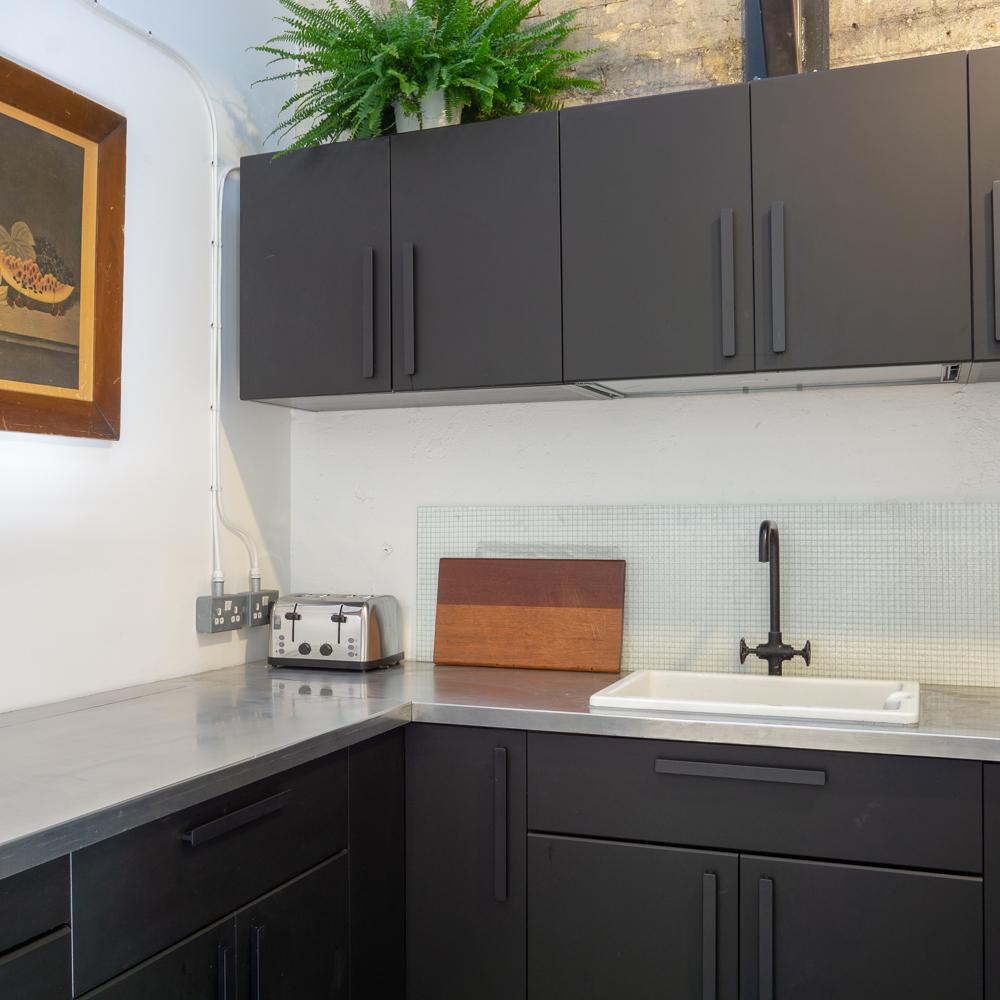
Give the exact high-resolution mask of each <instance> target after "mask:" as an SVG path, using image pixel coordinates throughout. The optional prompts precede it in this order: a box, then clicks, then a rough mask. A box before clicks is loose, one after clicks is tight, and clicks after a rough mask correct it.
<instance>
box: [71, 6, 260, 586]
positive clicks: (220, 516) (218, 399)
mask: <svg viewBox="0 0 1000 1000" xmlns="http://www.w3.org/2000/svg"><path fill="white" fill-rule="evenodd" d="M77 3H81V4H83V6H84V7H88V8H89V9H90V10H92V11H94V13H96V14H100V15H101V17H103V18H104V19H105V20H107V21H110V22H111V23H112V24H114V25H116V26H117V27H119V28H121V29H122V30H123V31H127V32H128V33H129V34H131V35H135V36H136V38H141V39H142V40H143V41H145V42H147V43H148V44H150V45H152V46H153V48H155V49H157V50H159V51H160V52H162V53H163V54H164V55H165V56H167V58H169V59H172V60H173V61H174V62H175V63H177V64H178V66H180V67H182V68H183V69H184V71H185V72H186V73H187V74H188V76H190V77H191V79H192V80H193V81H194V82H195V85H196V86H197V88H198V91H199V93H200V94H201V96H202V99H203V100H204V102H205V108H206V109H207V111H208V121H209V126H210V128H211V133H212V162H211V168H212V251H213V253H212V327H211V329H212V404H211V416H212V433H211V449H212V593H213V594H215V595H219V594H222V593H223V592H224V590H225V574H224V573H223V572H222V557H221V555H220V554H219V521H221V522H222V523H223V524H224V525H225V526H226V528H228V529H229V530H230V531H231V532H232V533H233V534H234V535H236V536H237V537H238V538H239V539H240V540H241V541H242V542H243V544H244V545H245V546H246V550H247V555H248V556H249V557H250V589H251V590H252V591H258V590H260V566H259V564H258V561H257V546H256V544H255V543H254V540H253V537H252V536H251V534H250V532H248V531H246V530H245V529H244V528H241V527H239V525H236V524H234V523H233V522H232V521H230V520H229V518H228V517H227V516H226V512H225V510H224V509H223V506H222V459H221V452H222V448H221V443H220V442H221V433H220V428H221V424H222V201H223V192H224V188H225V186H226V179H227V178H228V177H229V175H230V174H231V173H232V172H233V171H234V170H238V169H239V167H235V166H234V167H228V168H226V169H225V170H222V169H221V168H220V167H219V164H218V159H219V129H218V125H217V124H216V120H215V105H214V104H213V103H212V98H211V97H210V96H209V93H208V88H207V87H206V86H205V83H204V81H203V80H202V78H201V76H200V75H199V73H198V71H197V70H196V69H195V68H194V67H193V66H192V65H191V64H190V63H189V62H188V61H187V60H186V59H185V58H184V57H183V56H182V55H181V54H180V53H179V52H176V51H175V50H174V49H172V48H170V46H169V45H164V44H163V42H161V41H160V40H159V39H157V38H154V37H153V32H152V31H143V29H142V28H139V27H137V26H136V25H134V24H132V22H131V21H126V20H125V18H123V17H119V16H118V15H117V14H115V13H112V12H111V11H110V10H108V9H107V8H106V7H102V6H101V5H100V3H98V0H77Z"/></svg>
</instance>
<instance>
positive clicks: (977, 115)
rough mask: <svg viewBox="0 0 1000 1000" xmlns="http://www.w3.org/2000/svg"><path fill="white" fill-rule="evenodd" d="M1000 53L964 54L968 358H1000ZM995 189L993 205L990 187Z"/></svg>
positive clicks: (977, 52) (978, 52)
mask: <svg viewBox="0 0 1000 1000" xmlns="http://www.w3.org/2000/svg"><path fill="white" fill-rule="evenodd" d="M998 93H1000V48H996V49H977V50H976V51H975V52H970V53H969V177H970V180H971V186H972V190H971V195H972V329H973V332H974V336H973V350H972V353H973V357H975V359H976V360H977V361H989V360H991V359H997V358H1000V324H998V323H997V309H998V305H997V304H998V301H1000V299H998V297H997V291H998V289H1000V282H998V280H997V278H998V265H1000V253H995V252H994V251H1000V104H998V102H997V99H996V95H997V94H998ZM994 184H996V185H998V188H997V190H998V193H997V195H996V204H994V200H993V198H994V195H993V190H994V189H993V185H994Z"/></svg>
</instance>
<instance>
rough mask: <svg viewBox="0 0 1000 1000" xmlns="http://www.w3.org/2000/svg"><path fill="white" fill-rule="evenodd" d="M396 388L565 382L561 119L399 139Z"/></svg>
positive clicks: (527, 118) (395, 151)
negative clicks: (561, 276)
mask: <svg viewBox="0 0 1000 1000" xmlns="http://www.w3.org/2000/svg"><path fill="white" fill-rule="evenodd" d="M392 250H393V285H394V288H393V353H392V366H393V388H394V389H396V390H400V389H451V388H465V387H471V386H475V387H478V386H492V385H501V386H502V385H520V384H526V383H546V382H561V381H562V337H561V321H560V296H559V269H560V268H559V116H558V114H557V113H556V112H554V111H552V112H546V113H544V114H534V115H524V116H522V117H515V118H502V119H497V120H496V121H491V122H480V123H478V124H474V125H463V126H460V127H454V128H440V129H431V130H429V131H427V132H410V133H406V134H403V135H394V136H392Z"/></svg>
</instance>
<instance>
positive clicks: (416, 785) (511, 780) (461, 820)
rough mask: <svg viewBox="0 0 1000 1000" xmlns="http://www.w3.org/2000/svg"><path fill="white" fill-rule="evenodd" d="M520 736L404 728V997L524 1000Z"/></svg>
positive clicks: (523, 789) (421, 999) (493, 731)
mask: <svg viewBox="0 0 1000 1000" xmlns="http://www.w3.org/2000/svg"><path fill="white" fill-rule="evenodd" d="M526 799H527V789H526V787H525V734H524V733H523V732H511V731H508V730H503V729H466V728H460V727H454V726H432V725H421V724H411V725H409V726H407V728H406V856H407V866H406V980H407V987H406V996H407V1000H471V998H475V1000H524V996H525V961H526V958H525V935H526V928H525V895H526V885H527V870H526V860H525V854H526V849H527V836H526V827H525V807H526Z"/></svg>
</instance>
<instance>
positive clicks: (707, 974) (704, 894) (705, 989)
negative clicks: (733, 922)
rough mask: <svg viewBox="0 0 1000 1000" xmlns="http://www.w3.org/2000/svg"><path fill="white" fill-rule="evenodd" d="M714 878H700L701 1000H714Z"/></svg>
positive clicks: (712, 876) (713, 876)
mask: <svg viewBox="0 0 1000 1000" xmlns="http://www.w3.org/2000/svg"><path fill="white" fill-rule="evenodd" d="M716 899H717V889H716V878H715V875H713V874H712V873H711V872H706V873H705V874H704V875H703V876H702V877H701V1000H715V975H716V973H715V969H716V957H715V953H716V918H715V910H716Z"/></svg>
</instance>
